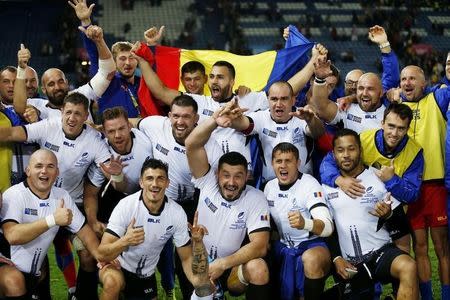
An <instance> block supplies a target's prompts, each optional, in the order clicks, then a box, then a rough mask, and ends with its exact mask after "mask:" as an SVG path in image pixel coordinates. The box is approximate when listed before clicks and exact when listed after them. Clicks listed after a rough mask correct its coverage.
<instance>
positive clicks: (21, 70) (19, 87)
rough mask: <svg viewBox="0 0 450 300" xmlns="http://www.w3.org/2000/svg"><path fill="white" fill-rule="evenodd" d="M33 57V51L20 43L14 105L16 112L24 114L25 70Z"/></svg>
mask: <svg viewBox="0 0 450 300" xmlns="http://www.w3.org/2000/svg"><path fill="white" fill-rule="evenodd" d="M30 58H31V52H30V50H28V49H27V48H25V46H24V44H20V49H19V51H18V52H17V64H18V67H17V73H16V80H15V81H14V94H13V106H14V110H15V111H16V113H18V114H19V115H23V114H24V113H25V110H26V108H27V86H26V83H25V72H26V68H27V67H28V63H29V61H30Z"/></svg>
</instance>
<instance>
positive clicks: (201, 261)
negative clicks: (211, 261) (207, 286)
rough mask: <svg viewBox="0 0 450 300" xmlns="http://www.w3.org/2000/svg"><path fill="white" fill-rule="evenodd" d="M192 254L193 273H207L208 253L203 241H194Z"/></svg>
mask: <svg viewBox="0 0 450 300" xmlns="http://www.w3.org/2000/svg"><path fill="white" fill-rule="evenodd" d="M192 256H193V257H192V273H194V274H195V275H197V274H207V273H208V254H207V253H206V249H205V246H204V245H203V242H193V249H192Z"/></svg>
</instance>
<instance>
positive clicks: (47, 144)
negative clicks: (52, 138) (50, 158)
mask: <svg viewBox="0 0 450 300" xmlns="http://www.w3.org/2000/svg"><path fill="white" fill-rule="evenodd" d="M44 147H45V148H47V149H48V150H50V151H53V152H58V151H59V146H56V145H53V144H51V143H49V142H45V144H44Z"/></svg>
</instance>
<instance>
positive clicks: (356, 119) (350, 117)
mask: <svg viewBox="0 0 450 300" xmlns="http://www.w3.org/2000/svg"><path fill="white" fill-rule="evenodd" d="M347 120H350V121H353V122H355V123H361V120H362V118H361V117H357V116H355V115H352V114H348V115H347Z"/></svg>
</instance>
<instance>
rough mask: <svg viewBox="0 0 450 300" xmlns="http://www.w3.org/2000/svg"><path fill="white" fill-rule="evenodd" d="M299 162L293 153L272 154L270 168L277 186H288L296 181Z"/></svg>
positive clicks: (278, 152)
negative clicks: (276, 180)
mask: <svg viewBox="0 0 450 300" xmlns="http://www.w3.org/2000/svg"><path fill="white" fill-rule="evenodd" d="M299 165H300V160H299V159H297V158H296V157H295V155H294V152H282V151H276V152H275V153H273V158H272V168H273V171H274V172H275V176H277V179H278V182H279V184H282V185H288V184H291V183H293V182H294V181H296V180H297V177H298V167H299Z"/></svg>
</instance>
